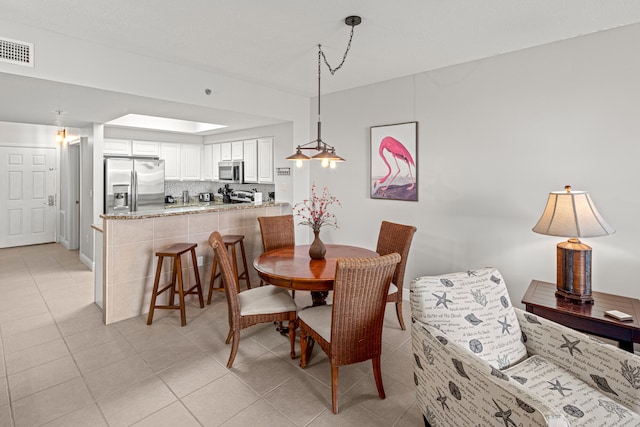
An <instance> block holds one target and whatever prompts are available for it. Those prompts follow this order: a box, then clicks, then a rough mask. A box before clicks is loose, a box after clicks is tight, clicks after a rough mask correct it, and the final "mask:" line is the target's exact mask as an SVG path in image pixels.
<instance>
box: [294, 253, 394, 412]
mask: <svg viewBox="0 0 640 427" xmlns="http://www.w3.org/2000/svg"><path fill="white" fill-rule="evenodd" d="M399 262H400V255H398V254H397V253H393V254H388V255H384V256H381V257H375V258H341V259H338V261H337V267H336V278H335V282H334V285H333V304H332V305H321V306H314V307H310V308H306V309H303V310H301V311H300V312H299V313H298V326H299V327H300V352H301V354H302V357H301V360H300V366H301V367H302V368H305V367H306V366H307V363H308V361H309V357H310V356H311V351H312V350H313V343H314V342H317V343H318V345H320V347H321V348H322V350H323V351H324V352H325V353H326V354H327V356H328V358H329V361H330V363H331V402H332V409H333V413H334V414H337V413H338V368H339V367H340V366H344V365H350V364H352V363H358V362H363V361H365V360H369V359H371V361H372V363H373V375H374V378H375V381H376V387H377V389H378V395H379V396H380V398H381V399H384V398H385V394H384V387H383V385H382V372H381V370H380V355H381V353H382V325H383V322H384V309H385V305H386V300H387V293H388V290H389V284H390V283H391V279H392V278H393V272H394V270H395V269H396V265H397V264H398V263H399Z"/></svg>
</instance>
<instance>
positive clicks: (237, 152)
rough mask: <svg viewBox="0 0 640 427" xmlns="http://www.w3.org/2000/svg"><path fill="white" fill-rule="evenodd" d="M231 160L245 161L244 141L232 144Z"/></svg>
mask: <svg viewBox="0 0 640 427" xmlns="http://www.w3.org/2000/svg"><path fill="white" fill-rule="evenodd" d="M231 160H244V141H233V142H232V143H231Z"/></svg>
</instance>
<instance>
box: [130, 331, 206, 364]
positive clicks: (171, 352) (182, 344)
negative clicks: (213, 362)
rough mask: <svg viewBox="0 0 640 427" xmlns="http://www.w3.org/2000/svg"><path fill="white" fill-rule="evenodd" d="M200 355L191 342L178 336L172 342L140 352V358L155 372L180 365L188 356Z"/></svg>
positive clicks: (199, 351) (200, 351)
mask: <svg viewBox="0 0 640 427" xmlns="http://www.w3.org/2000/svg"><path fill="white" fill-rule="evenodd" d="M198 353H202V350H200V349H199V348H198V347H196V346H195V345H194V344H193V343H192V342H191V341H189V340H188V339H186V338H184V337H183V336H180V337H178V338H176V339H175V340H173V341H170V342H165V343H162V344H159V345H157V346H154V347H151V348H149V349H147V350H145V351H142V352H140V357H142V358H143V359H144V360H145V361H146V362H147V363H148V364H149V366H150V367H151V369H153V370H154V371H155V372H160V371H162V370H164V369H167V368H169V367H171V366H173V365H176V364H180V363H182V362H183V361H184V359H186V358H188V357H189V356H192V355H195V354H198Z"/></svg>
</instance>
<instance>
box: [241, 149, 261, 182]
mask: <svg viewBox="0 0 640 427" xmlns="http://www.w3.org/2000/svg"><path fill="white" fill-rule="evenodd" d="M243 150H244V182H247V183H248V182H258V140H257V139H251V140H248V141H244V142H243Z"/></svg>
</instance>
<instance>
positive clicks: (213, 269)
mask: <svg viewBox="0 0 640 427" xmlns="http://www.w3.org/2000/svg"><path fill="white" fill-rule="evenodd" d="M217 269H218V260H216V258H215V257H214V258H213V266H212V267H211V280H210V281H209V295H208V296H207V305H210V304H211V296H212V295H213V287H214V285H215V283H216V270H217ZM220 280H222V279H220Z"/></svg>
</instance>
